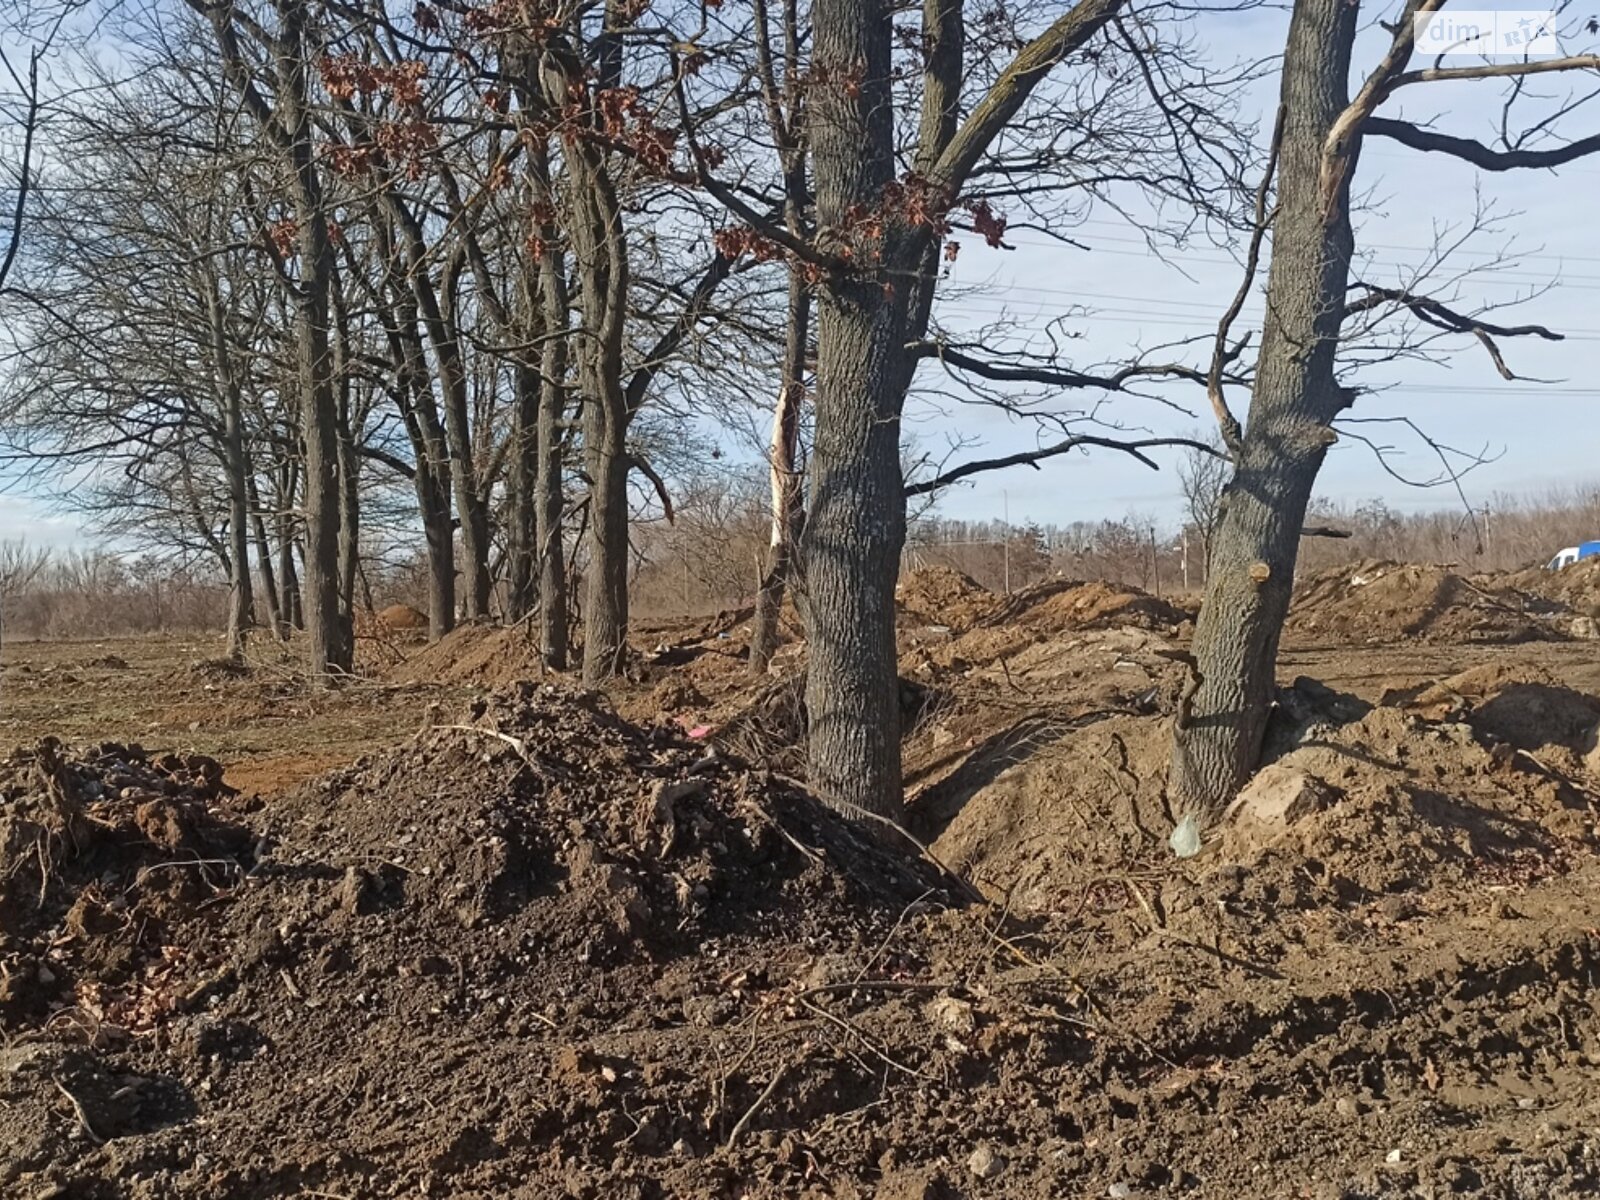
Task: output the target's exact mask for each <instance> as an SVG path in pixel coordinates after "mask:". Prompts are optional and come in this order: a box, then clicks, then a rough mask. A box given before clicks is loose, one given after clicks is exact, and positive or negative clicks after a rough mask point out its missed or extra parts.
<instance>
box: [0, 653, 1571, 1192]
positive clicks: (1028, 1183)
mask: <svg viewBox="0 0 1600 1200" xmlns="http://www.w3.org/2000/svg"><path fill="white" fill-rule="evenodd" d="M1136 632H1138V631H1116V638H1120V639H1122V641H1128V639H1131V638H1132V636H1133V634H1134V633H1136ZM1095 636H1100V637H1104V638H1106V639H1107V640H1108V645H1107V647H1106V649H1107V652H1108V653H1110V652H1113V651H1112V649H1111V647H1110V645H1109V642H1110V641H1114V640H1116V638H1113V637H1112V635H1109V634H1108V635H1095ZM1141 636H1145V637H1147V638H1151V639H1153V635H1141ZM1115 652H1117V653H1121V654H1125V655H1127V656H1129V660H1130V661H1133V660H1134V658H1135V657H1136V656H1137V655H1138V654H1140V653H1142V652H1141V651H1140V650H1139V649H1138V648H1137V647H1135V646H1133V645H1132V644H1131V642H1128V644H1126V645H1123V644H1122V642H1118V645H1117V649H1116V651H1115ZM1152 652H1153V651H1152ZM1158 657H1159V656H1158ZM1043 666H1044V664H1043V663H1040V664H1038V668H1039V669H1040V670H1042V669H1043ZM1154 669H1155V668H1154V664H1153V663H1152V670H1154ZM1030 670H1031V668H1030ZM1029 677H1030V678H1031V675H1030V676H1029ZM1490 690H1491V691H1492V690H1493V689H1492V688H1491V689H1490ZM1159 704H1160V705H1161V706H1163V707H1165V706H1167V704H1168V700H1167V699H1166V698H1165V697H1163V698H1162V699H1161V700H1160V701H1159ZM1280 707H1281V713H1280V715H1279V716H1278V718H1276V720H1275V723H1274V731H1273V735H1272V738H1273V753H1274V755H1275V758H1276V762H1275V764H1274V766H1275V768H1276V769H1278V770H1279V771H1281V772H1299V773H1301V774H1305V775H1307V776H1309V775H1310V774H1311V773H1316V775H1317V777H1318V778H1319V779H1320V780H1323V781H1324V782H1323V783H1322V785H1321V786H1320V788H1319V789H1316V795H1317V797H1318V801H1317V803H1316V804H1311V805H1308V806H1305V807H1304V811H1298V812H1297V813H1296V815H1295V819H1294V820H1293V821H1292V822H1291V823H1289V825H1288V827H1287V828H1285V829H1282V830H1279V831H1277V832H1276V833H1275V834H1274V835H1272V836H1265V837H1263V836H1259V834H1260V831H1259V830H1258V831H1257V835H1255V840H1252V841H1250V842H1242V841H1238V840H1232V839H1236V838H1237V837H1238V834H1237V832H1236V831H1234V830H1230V831H1229V832H1227V833H1225V834H1224V835H1223V836H1224V839H1225V840H1224V843H1223V844H1224V846H1228V847H1232V850H1231V851H1230V853H1232V854H1233V857H1234V858H1235V859H1236V861H1233V862H1230V861H1227V856H1225V855H1223V854H1219V853H1218V852H1217V851H1216V850H1215V849H1213V850H1208V851H1206V852H1203V853H1202V855H1201V856H1200V857H1199V858H1196V859H1193V860H1189V861H1188V862H1186V863H1179V862H1177V861H1175V860H1173V859H1172V858H1171V857H1170V855H1168V854H1167V853H1166V851H1165V848H1164V846H1163V844H1162V843H1163V841H1164V836H1165V832H1166V821H1167V816H1166V814H1165V813H1164V812H1163V810H1162V806H1161V803H1160V798H1159V794H1160V778H1161V765H1162V762H1163V761H1164V754H1165V736H1166V726H1165V722H1164V721H1163V720H1162V719H1161V718H1160V717H1158V716H1155V715H1151V716H1139V715H1134V714H1117V715H1113V716H1109V717H1105V718H1103V719H1100V720H1097V721H1095V722H1094V723H1093V724H1089V725H1081V726H1075V727H1074V726H1071V725H1070V724H1069V723H1065V722H1061V723H1056V724H1054V725H1053V724H1052V723H1051V722H1049V721H1045V722H1042V723H1041V722H1039V721H1037V720H1035V723H1034V724H1033V725H1031V726H1029V727H1028V729H1027V730H1026V731H1022V732H1023V733H1025V736H1019V737H1017V738H1014V739H1012V740H1011V741H1010V743H1009V744H1007V745H1006V746H1004V747H1001V746H989V747H985V748H983V750H982V751H981V752H980V755H979V756H978V757H981V755H982V753H988V752H989V751H990V750H993V751H994V752H995V753H996V754H997V755H999V754H1003V755H1004V756H1005V757H1004V760H1003V761H1002V760H1001V759H1000V758H996V759H995V760H994V761H993V762H991V763H989V767H990V768H991V770H990V772H989V775H990V777H989V781H988V782H987V783H986V784H981V785H979V786H976V787H975V788H974V791H973V794H972V795H971V796H970V797H969V798H968V799H967V802H966V804H965V807H963V808H961V809H960V810H959V811H957V812H955V813H953V814H952V815H951V816H950V818H949V820H948V828H947V829H946V830H945V832H944V834H943V836H942V837H940V839H939V842H938V843H937V845H936V846H935V848H934V849H935V852H936V853H938V854H940V855H941V856H945V855H948V856H951V857H956V856H958V855H959V856H964V858H965V861H967V862H968V863H970V864H971V865H972V866H973V868H974V869H975V870H976V871H977V872H978V873H979V875H980V877H981V878H983V879H984V880H985V882H986V883H987V884H988V885H989V886H990V887H992V888H994V889H995V890H996V892H1003V893H1005V895H1006V899H1005V903H1004V904H1003V905H997V906H995V907H994V908H991V909H988V910H982V909H975V908H965V907H959V908H958V907H956V906H955V905H954V904H953V902H952V893H951V891H950V890H949V889H948V888H947V880H946V877H944V876H943V875H941V874H939V873H937V872H935V871H933V870H932V869H925V868H924V867H922V866H921V865H920V864H917V863H916V862H915V861H914V860H910V861H908V860H906V859H903V858H901V857H900V856H898V855H897V854H895V853H892V852H889V851H886V850H885V849H883V848H882V846H881V845H880V844H879V842H878V841H877V839H876V837H875V832H876V826H867V827H866V828H865V829H863V828H859V827H855V826H852V825H849V824H847V823H845V822H842V821H841V820H839V819H838V818H837V817H835V816H833V815H832V814H830V813H828V812H826V811H824V810H822V809H820V808H818V807H817V806H816V805H815V804H814V803H813V802H812V801H810V800H809V799H808V798H807V797H805V796H804V795H803V794H802V793H799V792H797V791H794V790H793V789H790V788H788V787H787V786H785V785H784V784H783V783H782V782H781V781H780V780H776V779H772V778H769V777H766V776H764V775H763V774H762V773H760V772H756V771H751V770H748V769H746V768H744V767H742V766H740V765H739V764H738V763H736V762H734V761H731V760H729V759H726V758H722V757H717V756H714V755H710V754H708V752H707V750H706V748H705V746H704V745H703V744H699V743H695V742H692V741H688V740H685V739H684V738H683V737H682V736H681V735H680V734H679V733H677V732H675V731H673V730H670V729H666V728H649V727H641V726H635V725H631V724H629V723H627V722H625V721H622V720H620V719H619V718H617V717H615V716H614V715H613V714H612V713H611V712H610V711H609V709H607V708H606V707H605V706H604V704H603V703H602V702H600V701H599V700H597V699H596V698H594V697H587V696H576V697H574V696H568V695H564V694H561V693H556V692H553V691H548V690H543V689H535V688H532V687H523V688H519V689H515V690H509V691H505V692H501V693H498V694H496V695H495V696H494V697H492V698H491V699H490V700H489V701H487V702H484V703H481V704H480V705H478V706H476V707H475V709H474V710H473V711H470V712H469V713H467V714H466V715H465V716H464V717H463V718H462V719H461V720H460V721H459V722H455V721H451V722H448V723H441V724H436V725H435V726H434V727H432V728H430V729H427V730H425V731H424V732H423V733H421V734H419V735H418V736H417V737H415V738H414V739H412V740H411V741H409V742H407V743H405V744H404V745H402V746H399V747H396V748H395V749H393V750H391V751H388V752H385V753H382V754H378V755H374V756H372V757H370V758H369V759H367V760H364V761H363V762H360V763H358V764H356V765H354V766H352V767H351V768H349V769H347V770H343V771H339V772H336V773H334V774H332V775H330V776H327V777H325V778H324V779H322V780H320V781H318V782H317V783H315V784H313V785H308V786H306V787H305V788H303V789H302V790H301V791H299V792H297V793H295V794H294V795H291V796H289V797H286V798H284V800H283V801H282V802H281V804H279V805H277V806H275V807H274V808H272V809H269V810H265V811H263V812H261V813H259V814H256V815H255V816H254V817H253V818H252V820H253V821H254V823H255V824H256V825H257V826H258V827H259V832H260V833H262V834H263V835H264V836H265V839H266V846H265V848H264V857H263V859H262V861H261V863H260V864H259V866H258V867H257V868H256V869H255V870H254V871H252V872H251V873H250V874H249V875H248V877H246V878H245V879H244V880H243V881H242V882H241V883H240V884H239V885H238V886H237V887H235V888H234V889H233V890H232V891H231V892H230V893H227V894H226V895H223V894H218V895H217V896H215V897H213V899H212V902H210V903H202V904H200V905H196V906H194V907H193V909H192V910H191V911H190V914H189V917H188V918H187V919H186V920H185V921H184V922H183V923H182V924H181V925H174V926H171V927H169V929H168V932H167V935H166V936H167V937H168V938H169V939H170V943H169V944H171V945H174V946H176V947H180V948H182V950H183V954H182V955H181V956H180V958H179V959H178V960H177V966H176V968H175V976H176V978H175V980H174V983H173V986H172V989H171V990H174V991H176V992H177V993H178V994H179V995H180V996H181V997H182V999H181V1002H180V1003H178V1004H176V1005H173V1006H171V1007H170V1008H167V1009H164V1010H162V1011H161V1012H160V1014H158V1016H157V1017H156V1018H155V1020H154V1023H153V1028H152V1030H151V1032H150V1033H149V1034H148V1035H147V1036H136V1037H133V1038H131V1039H122V1040H115V1041H107V1042H104V1043H103V1044H98V1046H97V1048H95V1047H89V1046H86V1045H84V1044H83V1042H84V1039H82V1038H76V1039H75V1040H73V1041H70V1042H63V1041H61V1040H50V1039H51V1038H52V1037H54V1036H55V1035H56V1034H59V1033H61V1032H63V1030H62V1028H61V1027H60V1025H59V1023H53V1024H51V1025H49V1026H47V1027H46V1028H45V1029H44V1030H41V1031H40V1032H39V1035H38V1040H36V1041H35V1042H33V1043H23V1044H11V1045H9V1046H8V1047H6V1048H4V1049H0V1104H3V1106H4V1108H5V1112H6V1120H5V1121H4V1122H0V1192H3V1193H4V1194H6V1195H11V1194H16V1195H19V1196H30V1197H31V1196H44V1195H82V1196H85V1197H88V1198H90V1200H102V1198H103V1200H110V1198H111V1197H112V1196H122V1195H131V1196H136V1197H138V1200H178V1198H182V1200H199V1198H201V1197H210V1196H229V1197H235V1198H238V1200H279V1198H282V1200H288V1198H289V1197H296V1196H306V1195H334V1196H342V1197H355V1196H364V1197H373V1198H376V1197H379V1196H408V1197H409V1196H449V1197H460V1198H462V1200H489V1198H491V1197H493V1198H496V1200H547V1198H549V1197H561V1196H565V1197H571V1198H574V1200H610V1198H611V1197H622V1198H624V1200H669V1198H670V1200H679V1198H682V1200H688V1198H690V1197H694V1198H697V1200H698V1198H700V1197H707V1198H713V1197H715V1198H727V1200H732V1198H733V1197H747V1198H749V1200H778V1198H779V1197H784V1198H787V1197H796V1198H798V1200H844V1198H852V1200H912V1198H915V1200H930V1198H935V1197H937V1198H942V1200H985V1198H991V1197H992V1198H998V1197H1006V1198H1007V1200H1046V1198H1053V1197H1058V1196H1106V1195H1110V1196H1113V1197H1124V1196H1126V1197H1130V1198H1132V1197H1139V1196H1146V1197H1155V1196H1164V1195H1180V1196H1190V1197H1195V1198H1196V1200H1223V1198H1225V1197H1226V1198H1227V1200H1235V1198H1245V1200H1268V1198H1271V1200H1280V1198H1281V1197H1283V1196H1285V1195H1302V1194H1303V1195H1306V1196H1310V1197H1313V1198H1314V1200H1338V1198H1343V1197H1353V1196H1361V1197H1373V1198H1379V1197H1381V1198H1383V1200H1391V1198H1392V1200H1400V1198H1401V1197H1413V1196H1416V1195H1419V1194H1422V1195H1428V1194H1432V1195H1446V1194H1459V1195H1486V1196H1497V1197H1506V1198H1510V1200H1524V1198H1526V1200H1534V1198H1535V1197H1540V1198H1543V1197H1559V1198H1563V1200H1564V1198H1566V1197H1577V1196H1585V1195H1592V1194H1594V1191H1595V1188H1596V1187H1597V1186H1600V1169H1597V1163H1600V1139H1597V1138H1596V1136H1595V1135H1594V1134H1593V1120H1592V1113H1593V1112H1594V1111H1595V1110H1596V1108H1597V1107H1600V1080H1597V1078H1596V1075H1595V1072H1594V1070H1593V1066H1594V1062H1595V1059H1594V1057H1593V1056H1594V1049H1593V1048H1594V1046H1595V1045H1597V1044H1600V1017H1597V1016H1596V1013H1595V1009H1594V1007H1593V1005H1592V1003H1591V997H1590V992H1591V990H1592V985H1591V982H1590V981H1591V980H1592V978H1593V976H1594V972H1595V971H1596V970H1597V969H1600V938H1596V937H1595V936H1594V935H1593V933H1592V931H1593V930H1594V929H1595V928H1600V865H1597V864H1596V863H1595V861H1594V860H1593V858H1592V857H1588V856H1586V855H1585V854H1583V853H1582V851H1583V849H1584V846H1585V845H1586V843H1583V842H1582V839H1581V838H1580V837H1578V836H1576V835H1573V836H1568V835H1565V834H1563V833H1561V832H1560V831H1559V830H1558V829H1556V828H1555V827H1554V825H1553V819H1554V818H1556V817H1557V816H1558V815H1559V813H1561V812H1566V813H1569V814H1572V815H1573V820H1574V821H1576V822H1578V823H1579V824H1581V823H1582V820H1583V816H1584V814H1583V810H1582V809H1581V807H1573V804H1574V801H1573V800H1572V798H1571V797H1570V796H1568V797H1565V798H1563V797H1562V796H1560V795H1556V794H1555V792H1553V791H1552V788H1555V789H1556V791H1559V784H1558V783H1557V782H1555V781H1552V780H1551V779H1550V778H1549V777H1548V775H1547V774H1545V773H1541V772H1539V771H1537V770H1535V769H1534V768H1532V767H1530V766H1528V765H1527V764H1521V765H1519V763H1518V762H1514V761H1501V762H1498V763H1497V760H1496V755H1495V751H1494V749H1493V746H1492V744H1490V745H1484V744H1481V743H1480V740H1479V739H1478V738H1475V737H1474V735H1473V731H1472V729H1471V728H1470V727H1469V726H1468V725H1466V724H1463V723H1462V722H1460V721H1453V720H1452V721H1427V720H1422V719H1420V718H1418V717H1417V716H1416V715H1414V714H1412V713H1409V712H1406V711H1404V710H1402V709H1400V708H1395V707H1379V708H1372V707H1370V706H1367V705H1365V704H1362V703H1361V702H1359V701H1356V700H1354V699H1352V698H1350V697H1345V696H1341V695H1338V694H1336V693H1330V692H1328V690H1327V689H1323V688H1320V687H1318V686H1316V685H1314V684H1311V683H1309V682H1301V683H1299V684H1297V686H1296V687H1294V688H1293V689H1287V690H1285V692H1284V693H1283V695H1282V699H1281V705H1280ZM978 765H982V764H981V763H980V764H978ZM968 782H969V783H972V782H973V780H972V778H971V776H970V774H969V777H968ZM1568 782H1569V783H1571V784H1573V785H1574V786H1576V781H1575V780H1574V781H1568ZM1579 803H1580V804H1581V802H1579ZM1396 847H1398V849H1396ZM1534 847H1537V848H1538V853H1537V854H1536V855H1535V854H1532V853H1529V852H1528V851H1529V850H1530V849H1531V848H1534ZM1568 871H1571V872H1572V873H1571V874H1570V875H1568V874H1566V873H1567V872H1568ZM1008 909H1009V910H1010V911H1011V913H1012V914H1014V913H1015V912H1016V911H1017V910H1018V909H1027V910H1028V912H1029V916H1028V918H1027V920H1026V921H1023V922H1019V921H1018V920H1017V919H1015V917H1014V915H1012V916H1008V914H1007V910H1008ZM102 1142H103V1143H104V1144H101V1143H102Z"/></svg>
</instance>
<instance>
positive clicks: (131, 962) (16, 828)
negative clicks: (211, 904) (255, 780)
mask: <svg viewBox="0 0 1600 1200" xmlns="http://www.w3.org/2000/svg"><path fill="white" fill-rule="evenodd" d="M229 795H231V789H229V788H227V787H226V786H225V785H224V784H223V782H222V768H221V767H220V766H219V765H218V764H217V763H216V761H215V760H213V759H209V758H205V757H202V756H199V755H186V756H180V755H174V754H166V755H159V756H151V755H149V754H147V753H146V752H145V751H144V750H143V749H141V748H140V747H138V746H121V745H116V744H114V743H107V744H105V745H102V746H99V747H96V748H94V749H90V750H82V751H68V750H66V749H64V748H63V747H62V746H61V744H60V743H58V742H56V741H55V740H54V739H46V740H45V741H44V742H42V743H40V744H39V746H37V747H36V748H35V749H32V750H26V751H18V752H16V753H14V754H13V755H12V756H11V757H10V758H8V759H6V760H5V761H4V762H3V763H0V931H3V932H0V1034H8V1035H14V1034H16V1033H17V1032H18V1031H19V1030H23V1029H29V1028H33V1027H35V1026H37V1025H38V1024H39V1023H41V1022H42V1021H43V1020H44V1019H45V1018H46V1016H47V1015H50V1014H52V1013H53V1014H54V1017H55V1018H58V1019H65V1020H67V1021H68V1022H69V1023H70V1024H73V1025H76V1026H79V1027H81V1028H83V1029H85V1030H89V1031H91V1032H97V1031H99V1030H101V1029H102V1028H103V1027H114V1028H115V1029H117V1030H119V1031H121V1032H122V1033H123V1034H126V1033H127V1032H128V1031H130V1030H138V1029H141V1028H148V1027H149V1025H150V1023H151V1022H152V1021H153V1020H155V1018H156V1017H157V1016H158V1015H159V1014H160V1012H161V1011H162V1009H163V1007H164V1006H165V1005H167V1004H168V1003H170V1002H171V1000H172V996H171V994H170V993H169V992H167V991H166V990H165V987H164V985H165V984H166V983H167V982H170V980H171V978H172V977H173V976H174V975H175V974H176V973H177V972H178V970H179V961H180V959H181V958H182V953H183V952H182V951H181V950H177V949H175V948H174V947H173V945H172V931H173V929H174V928H175V927H176V926H177V925H179V924H181V923H182V922H184V921H186V920H187V919H189V918H190V917H191V916H192V915H193V913H194V911H195V909H196V907H197V906H198V905H199V904H201V903H202V902H203V901H205V900H207V899H209V898H211V897H213V896H214V895H216V894H217V893H218V892H219V890H221V889H224V888H226V887H229V886H232V885H233V884H236V883H237V882H238V879H239V876H240V874H241V871H242V869H243V863H244V861H245V858H246V851H247V850H248V848H249V847H250V845H251V844H252V842H253V840H254V839H253V838H252V837H251V836H250V834H249V833H248V831H247V830H245V828H244V827H243V826H241V825H239V824H238V823H236V822H235V821H234V820H232V819H230V818H229V817H227V816H225V815H222V814H221V813H220V812H219V810H218V808H217V804H218V802H219V801H221V800H223V799H224V798H226V797H227V796H229Z"/></svg>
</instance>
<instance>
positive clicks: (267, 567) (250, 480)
mask: <svg viewBox="0 0 1600 1200" xmlns="http://www.w3.org/2000/svg"><path fill="white" fill-rule="evenodd" d="M245 486H246V487H247V488H248V489H249V496H250V516H251V520H252V521H253V523H254V526H255V534H256V568H257V570H259V571H260V572H261V590H262V592H263V594H264V595H265V596H266V600H267V627H268V628H269V629H271V630H272V632H273V635H274V636H275V637H277V638H278V639H279V640H280V641H282V640H284V639H286V638H288V636H289V622H288V620H287V619H286V618H285V617H284V613H283V604H282V602H281V601H280V600H279V599H278V576H277V572H276V571H274V570H273V567H272V542H271V540H270V539H269V538H268V537H267V518H266V514H265V513H263V512H262V511H261V494H260V490H259V489H258V488H257V486H256V478H255V472H254V471H253V470H250V471H248V472H247V474H246V476H245Z"/></svg>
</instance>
